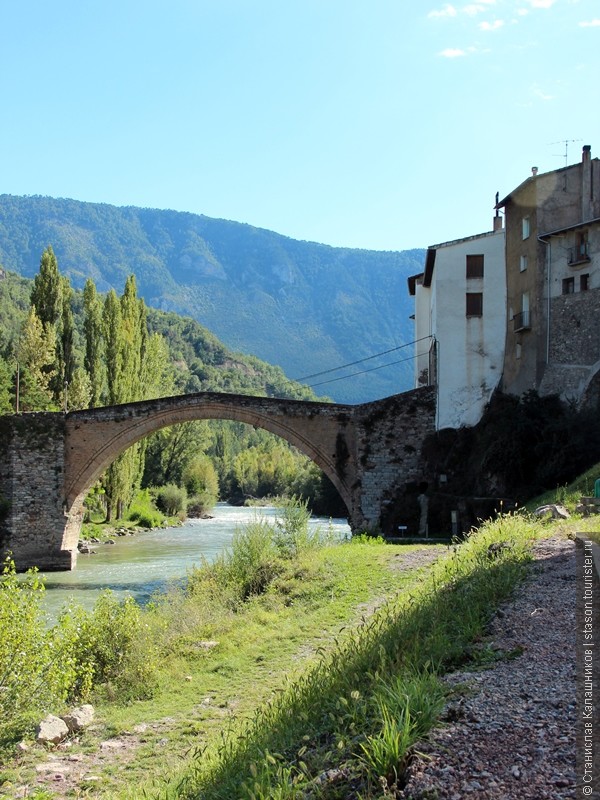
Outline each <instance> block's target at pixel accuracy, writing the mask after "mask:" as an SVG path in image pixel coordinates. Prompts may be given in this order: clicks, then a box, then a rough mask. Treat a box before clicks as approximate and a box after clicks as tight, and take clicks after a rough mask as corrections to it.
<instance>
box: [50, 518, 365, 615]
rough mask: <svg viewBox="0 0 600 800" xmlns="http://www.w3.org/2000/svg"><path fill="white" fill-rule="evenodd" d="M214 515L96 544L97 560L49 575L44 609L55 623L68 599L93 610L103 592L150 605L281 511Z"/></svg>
mask: <svg viewBox="0 0 600 800" xmlns="http://www.w3.org/2000/svg"><path fill="white" fill-rule="evenodd" d="M211 514H212V515H213V517H214V518H213V519H206V520H197V519H194V520H188V521H187V522H185V523H184V524H183V525H182V526H181V527H179V528H166V529H165V530H160V531H148V532H147V533H139V534H137V535H136V536H123V537H117V538H116V543H115V544H114V545H107V544H97V545H96V544H94V545H92V549H93V550H95V551H96V553H95V555H83V554H80V555H79V557H78V560H77V568H76V569H74V570H73V571H71V572H51V573H47V574H46V575H45V576H44V577H45V584H46V593H45V598H44V606H45V608H46V610H47V612H48V614H49V616H50V617H51V618H54V619H55V618H56V616H57V615H58V613H59V612H60V609H61V608H63V607H64V606H65V605H66V604H67V603H68V602H69V600H75V601H76V602H77V603H79V604H80V605H82V606H84V607H85V608H92V606H93V605H94V603H95V602H96V599H97V597H98V595H99V594H100V593H101V592H102V590H103V589H112V590H113V591H114V592H115V594H117V595H119V596H120V597H124V596H126V595H132V596H133V597H134V598H135V599H136V600H137V601H138V602H140V603H144V602H147V601H148V600H149V598H150V597H151V596H152V595H153V594H155V593H156V592H158V591H162V590H164V589H165V588H166V587H167V586H168V585H169V584H171V583H177V582H180V581H181V580H182V579H184V578H185V576H186V573H187V571H188V570H189V569H190V568H191V567H192V566H193V565H199V564H201V563H202V561H203V559H206V560H207V561H212V560H213V559H214V558H215V556H216V555H217V554H218V553H220V552H221V551H222V550H223V549H224V548H225V547H227V545H229V544H230V542H231V539H232V537H233V534H234V533H235V529H236V527H238V526H240V525H244V524H245V523H247V522H249V521H251V520H252V519H254V518H255V517H256V515H257V514H258V515H261V516H269V517H273V516H275V514H276V510H275V509H274V508H270V507H267V508H260V509H252V508H239V507H234V506H228V505H227V504H225V503H219V504H218V505H217V506H216V507H215V508H214V509H213V511H212V512H211ZM332 524H333V528H334V530H335V532H336V533H337V534H339V535H340V536H344V535H347V534H348V533H349V530H350V529H349V527H348V524H347V523H346V521H345V520H342V519H335V520H333V521H332ZM311 525H313V526H318V525H320V526H322V527H323V528H327V527H328V526H329V520H328V519H325V518H313V519H312V521H311Z"/></svg>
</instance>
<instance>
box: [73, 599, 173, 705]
mask: <svg viewBox="0 0 600 800" xmlns="http://www.w3.org/2000/svg"><path fill="white" fill-rule="evenodd" d="M58 627H60V628H62V629H63V630H65V631H69V632H70V634H71V635H70V638H71V642H72V643H71V658H72V663H73V667H74V673H75V677H76V680H75V682H74V685H73V687H72V692H71V694H72V695H73V697H75V696H76V697H78V698H79V699H85V698H86V697H87V695H88V694H89V692H90V691H91V689H92V687H93V686H99V685H104V687H105V690H106V692H107V694H108V695H109V696H110V697H112V698H118V699H119V700H121V701H125V702H126V701H129V700H143V699H146V698H149V697H152V695H153V694H154V691H155V689H156V673H157V668H158V652H157V650H156V646H155V644H154V643H153V642H152V641H151V637H150V629H149V626H148V623H147V621H146V620H145V612H143V611H142V609H141V608H140V606H138V604H137V603H136V602H135V600H134V599H133V598H132V597H127V598H126V599H125V600H124V601H122V602H121V601H119V600H118V599H117V598H116V597H115V596H114V594H113V593H112V592H111V591H110V590H106V591H105V592H103V594H101V595H100V597H99V598H98V600H97V601H96V605H95V606H94V610H93V611H92V612H91V613H90V612H88V611H85V610H84V609H82V608H81V607H77V608H75V609H73V608H68V609H66V610H65V612H63V614H62V616H61V618H60V620H59V625H58Z"/></svg>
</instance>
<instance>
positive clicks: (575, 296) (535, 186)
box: [496, 145, 600, 402]
mask: <svg viewBox="0 0 600 800" xmlns="http://www.w3.org/2000/svg"><path fill="white" fill-rule="evenodd" d="M496 208H497V209H503V210H504V215H505V224H504V227H505V230H506V290H507V308H506V346H505V355H504V368H503V379H502V384H501V387H502V389H503V391H505V392H507V393H510V394H516V395H521V394H523V393H524V392H526V391H527V390H529V389H535V390H537V391H539V392H540V394H555V393H556V394H559V395H560V396H561V397H562V398H563V399H569V400H574V401H577V402H585V401H588V402H591V401H592V400H594V401H597V399H598V397H599V395H600V376H599V369H600V324H599V322H600V162H599V160H598V159H597V158H594V159H592V157H591V148H590V147H589V146H588V145H586V146H585V147H584V148H583V153H582V159H581V162H580V163H578V164H573V165H570V166H565V167H563V168H562V169H557V170H553V171H552V172H547V173H543V174H538V171H537V169H536V168H535V167H534V168H533V169H532V174H531V176H530V177H528V178H527V180H525V181H524V182H523V183H522V184H521V185H520V186H518V187H517V188H516V189H515V190H514V191H512V192H511V193H510V194H509V195H508V196H507V197H505V198H504V199H503V200H501V201H500V202H499V203H498V204H497V206H496Z"/></svg>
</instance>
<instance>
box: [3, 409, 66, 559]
mask: <svg viewBox="0 0 600 800" xmlns="http://www.w3.org/2000/svg"><path fill="white" fill-rule="evenodd" d="M64 451H65V415H64V414H58V413H53V412H40V413H35V414H21V415H14V416H7V417H0V454H1V455H0V551H1V552H2V553H3V554H4V555H6V554H8V553H10V554H11V556H12V558H13V560H14V562H15V565H16V567H17V569H18V570H25V569H28V568H29V567H34V566H35V567H38V568H39V569H40V570H42V571H50V570H70V569H73V567H74V566H75V562H76V560H77V541H78V538H79V530H80V528H79V527H78V526H77V525H76V524H75V525H73V523H72V521H71V520H70V519H69V517H68V515H67V513H66V510H65V508H64V504H63V496H64V461H65V453H64Z"/></svg>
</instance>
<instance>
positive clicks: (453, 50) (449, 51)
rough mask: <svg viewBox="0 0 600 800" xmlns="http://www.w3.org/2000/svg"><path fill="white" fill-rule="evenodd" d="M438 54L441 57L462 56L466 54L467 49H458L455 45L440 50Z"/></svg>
mask: <svg viewBox="0 0 600 800" xmlns="http://www.w3.org/2000/svg"><path fill="white" fill-rule="evenodd" d="M440 55H441V56H442V57H443V58H462V57H463V56H466V55H467V51H466V50H460V49H459V48H457V47H447V48H446V49H445V50H442V52H441V53H440Z"/></svg>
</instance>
